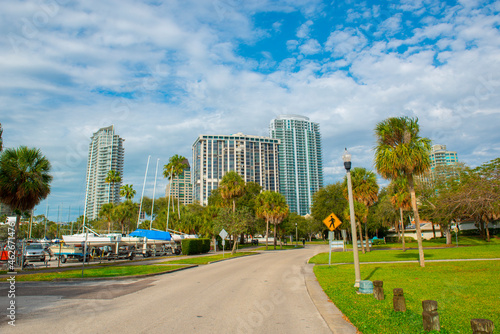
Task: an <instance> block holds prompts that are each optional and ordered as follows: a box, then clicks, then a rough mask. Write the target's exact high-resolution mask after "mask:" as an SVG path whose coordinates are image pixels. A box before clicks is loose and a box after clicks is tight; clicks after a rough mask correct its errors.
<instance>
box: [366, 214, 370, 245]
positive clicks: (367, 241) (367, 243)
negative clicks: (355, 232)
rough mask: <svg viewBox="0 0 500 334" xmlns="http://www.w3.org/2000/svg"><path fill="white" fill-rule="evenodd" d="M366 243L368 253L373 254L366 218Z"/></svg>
mask: <svg viewBox="0 0 500 334" xmlns="http://www.w3.org/2000/svg"><path fill="white" fill-rule="evenodd" d="M365 241H366V251H367V252H371V249H370V243H369V241H370V239H369V238H368V221H367V218H366V217H365Z"/></svg>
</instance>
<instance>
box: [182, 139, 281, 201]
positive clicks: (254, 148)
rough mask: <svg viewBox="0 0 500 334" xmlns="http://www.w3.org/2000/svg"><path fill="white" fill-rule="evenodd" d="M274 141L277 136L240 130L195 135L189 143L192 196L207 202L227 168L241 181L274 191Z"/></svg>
mask: <svg viewBox="0 0 500 334" xmlns="http://www.w3.org/2000/svg"><path fill="white" fill-rule="evenodd" d="M278 145H279V140H277V139H271V138H268V137H259V136H249V135H244V134H242V133H237V134H234V135H229V136H218V135H201V136H199V137H198V138H197V139H196V141H195V142H194V144H193V170H192V180H193V200H194V201H198V202H199V203H200V204H201V205H207V204H208V197H209V196H210V194H211V192H212V190H214V189H217V187H218V186H219V182H220V180H222V177H223V176H224V174H225V173H226V172H228V171H231V170H234V171H236V172H237V173H238V174H239V175H241V176H242V177H243V179H244V180H245V182H256V183H258V184H260V186H261V187H262V189H263V190H271V191H278V189H279V180H278Z"/></svg>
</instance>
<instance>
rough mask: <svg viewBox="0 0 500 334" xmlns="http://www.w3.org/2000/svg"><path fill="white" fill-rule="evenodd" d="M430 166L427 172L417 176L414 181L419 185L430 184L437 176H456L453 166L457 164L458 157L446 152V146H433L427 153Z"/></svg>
mask: <svg viewBox="0 0 500 334" xmlns="http://www.w3.org/2000/svg"><path fill="white" fill-rule="evenodd" d="M429 158H430V160H431V166H430V168H429V170H428V171H427V172H424V173H422V174H421V175H417V176H416V177H415V180H416V181H417V182H421V183H427V184H429V183H432V182H434V181H435V179H436V177H437V176H443V177H450V176H458V172H457V171H456V170H454V168H453V166H456V165H457V164H458V156H457V152H455V151H448V150H446V145H433V146H432V148H431V151H430V153H429Z"/></svg>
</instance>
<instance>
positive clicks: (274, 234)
mask: <svg viewBox="0 0 500 334" xmlns="http://www.w3.org/2000/svg"><path fill="white" fill-rule="evenodd" d="M273 225H274V242H273V243H274V250H276V223H274V224H273Z"/></svg>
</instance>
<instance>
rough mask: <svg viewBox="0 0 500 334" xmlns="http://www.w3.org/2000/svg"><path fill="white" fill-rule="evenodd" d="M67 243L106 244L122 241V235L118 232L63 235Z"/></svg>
mask: <svg viewBox="0 0 500 334" xmlns="http://www.w3.org/2000/svg"><path fill="white" fill-rule="evenodd" d="M62 238H63V241H64V243H65V244H83V243H87V245H88V246H95V247H100V246H106V245H110V244H116V243H117V242H120V241H121V236H120V235H117V234H112V235H99V234H95V233H88V234H87V233H76V234H71V235H63V236H62Z"/></svg>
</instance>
